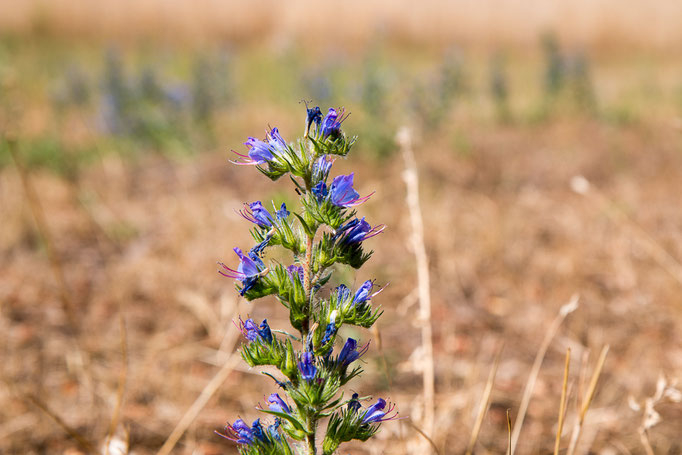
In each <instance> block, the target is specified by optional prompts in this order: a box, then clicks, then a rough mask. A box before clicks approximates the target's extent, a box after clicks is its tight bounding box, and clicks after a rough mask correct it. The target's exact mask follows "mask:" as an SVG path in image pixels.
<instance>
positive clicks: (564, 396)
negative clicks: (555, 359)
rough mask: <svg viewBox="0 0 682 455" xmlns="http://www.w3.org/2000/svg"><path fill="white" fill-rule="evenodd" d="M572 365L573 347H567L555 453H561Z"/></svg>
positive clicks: (557, 454) (555, 454) (556, 454)
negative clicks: (560, 445) (560, 447)
mask: <svg viewBox="0 0 682 455" xmlns="http://www.w3.org/2000/svg"><path fill="white" fill-rule="evenodd" d="M570 365H571V348H567V349H566V364H565V366H564V382H563V384H562V386H561V401H560V403H559V423H558V425H557V430H556V440H555V441H554V455H559V443H560V442H561V433H562V431H563V429H564V418H565V417H566V401H567V399H568V394H567V391H568V371H569V367H570Z"/></svg>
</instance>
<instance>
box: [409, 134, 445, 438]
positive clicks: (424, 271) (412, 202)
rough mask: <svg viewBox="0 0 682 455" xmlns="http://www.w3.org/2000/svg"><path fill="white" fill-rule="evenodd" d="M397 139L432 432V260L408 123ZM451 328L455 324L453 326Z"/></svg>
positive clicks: (426, 421) (426, 409)
mask: <svg viewBox="0 0 682 455" xmlns="http://www.w3.org/2000/svg"><path fill="white" fill-rule="evenodd" d="M397 139H398V143H399V144H400V148H401V149H402V152H403V159H404V160H405V171H404V172H403V179H404V180H405V186H406V189H407V207H408V210H409V212H410V221H411V225H412V236H411V239H410V240H411V244H412V247H413V249H414V255H415V259H416V261H417V280H418V286H419V318H418V320H419V323H420V325H421V332H422V349H423V360H422V368H423V379H424V381H423V389H424V420H423V424H424V431H426V432H427V433H429V434H430V435H433V429H434V427H433V423H434V412H435V410H434V409H435V398H434V395H435V373H434V362H433V340H432V338H433V329H432V326H431V291H430V287H431V284H430V277H429V260H428V257H427V255H426V247H425V246H424V221H423V219H422V215H421V206H420V203H419V177H418V172H417V162H416V160H415V158H414V153H413V151H412V135H411V133H410V131H409V129H407V128H406V127H403V128H401V130H400V131H399V132H398V135H397ZM450 330H451V331H452V330H453V328H451V329H450Z"/></svg>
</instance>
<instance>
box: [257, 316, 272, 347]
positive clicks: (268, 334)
mask: <svg viewBox="0 0 682 455" xmlns="http://www.w3.org/2000/svg"><path fill="white" fill-rule="evenodd" d="M258 335H259V336H260V337H261V338H262V339H264V340H265V341H267V342H268V343H272V331H271V330H270V326H269V325H268V320H267V319H263V322H261V323H260V326H258Z"/></svg>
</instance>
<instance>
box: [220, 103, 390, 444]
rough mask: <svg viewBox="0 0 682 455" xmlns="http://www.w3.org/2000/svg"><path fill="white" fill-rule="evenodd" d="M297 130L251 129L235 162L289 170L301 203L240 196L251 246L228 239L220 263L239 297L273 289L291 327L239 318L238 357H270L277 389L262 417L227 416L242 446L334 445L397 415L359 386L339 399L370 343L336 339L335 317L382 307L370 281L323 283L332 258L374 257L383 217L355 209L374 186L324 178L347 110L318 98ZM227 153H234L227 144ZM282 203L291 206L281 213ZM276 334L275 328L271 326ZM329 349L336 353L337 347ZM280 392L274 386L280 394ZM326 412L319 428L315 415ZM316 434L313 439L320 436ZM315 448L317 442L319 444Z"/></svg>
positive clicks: (366, 320) (365, 321)
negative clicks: (369, 244) (364, 190)
mask: <svg viewBox="0 0 682 455" xmlns="http://www.w3.org/2000/svg"><path fill="white" fill-rule="evenodd" d="M306 114H307V115H306V118H305V130H304V134H303V137H302V138H300V139H298V140H296V141H295V142H287V141H286V140H285V139H284V138H283V136H282V135H281V134H280V132H279V130H278V129H277V128H270V129H269V130H268V132H267V134H266V136H265V138H264V139H263V140H260V139H256V138H254V137H249V138H248V140H247V141H246V142H245V145H246V147H247V151H246V153H243V154H239V153H237V155H239V158H238V160H236V161H233V163H235V164H241V165H253V166H256V168H257V169H258V170H259V171H260V172H261V173H263V174H264V175H265V176H267V177H269V178H270V179H271V180H277V179H279V178H280V177H282V176H284V175H288V176H289V178H290V179H291V181H292V182H293V184H294V190H295V191H296V193H297V194H298V195H299V196H300V202H301V205H300V209H299V211H295V210H294V209H293V208H291V207H287V206H286V205H285V204H281V205H279V209H277V205H276V204H275V203H274V202H273V204H272V209H268V208H266V206H265V205H264V204H263V203H262V202H261V201H254V202H249V203H245V204H244V208H243V209H242V210H241V211H240V212H239V213H240V214H241V216H242V217H243V218H245V219H246V220H247V221H249V222H250V223H251V224H252V229H251V234H252V236H253V238H254V241H255V245H254V246H252V247H251V249H250V250H248V251H246V252H245V251H243V250H242V249H240V248H238V247H235V248H234V252H235V253H236V255H237V257H238V259H239V263H238V264H237V265H236V266H235V265H232V266H229V265H225V264H223V263H219V265H220V269H219V273H220V274H222V275H223V276H225V277H227V278H231V279H234V280H236V288H237V291H238V292H239V294H240V295H242V296H244V297H245V298H246V299H247V300H249V301H253V300H256V299H260V298H262V297H266V296H270V295H272V296H275V297H276V298H277V300H278V301H279V302H280V303H281V304H282V305H284V306H285V307H286V308H287V309H288V310H289V321H290V322H291V325H292V326H293V328H294V329H295V330H296V331H298V332H299V336H296V335H293V334H289V333H287V332H285V331H282V330H277V331H273V330H271V328H270V326H269V325H268V322H267V320H263V322H261V323H260V324H258V323H257V322H256V321H254V320H253V319H250V318H249V319H246V320H245V321H244V320H241V319H240V320H239V323H238V327H239V329H240V330H241V332H242V334H243V335H244V339H245V341H244V343H243V344H242V347H241V355H242V358H243V359H244V361H245V362H246V363H247V364H249V365H250V366H252V367H254V366H257V365H263V366H265V365H269V366H274V367H275V368H277V369H278V370H279V372H280V374H279V375H270V374H269V373H264V374H267V375H268V376H270V377H271V378H272V379H273V380H274V381H275V384H274V385H275V386H276V387H277V388H278V392H276V393H275V392H273V393H271V394H270V395H269V397H268V399H267V403H268V404H267V407H258V410H259V411H261V412H262V413H264V414H269V418H271V423H270V422H269V423H261V419H256V420H255V421H253V423H252V424H250V425H249V424H248V423H246V422H244V421H243V420H241V419H237V420H235V421H234V423H228V424H227V426H226V427H225V431H224V433H219V434H221V435H222V436H224V437H225V438H227V439H230V440H232V441H235V442H236V443H238V444H239V451H240V452H241V453H242V454H257V453H258V454H293V453H306V454H308V455H312V454H316V453H317V451H318V449H320V448H321V450H322V453H323V454H325V455H329V454H332V453H334V452H335V451H336V450H337V449H338V447H339V445H340V444H341V443H343V442H346V441H350V440H353V439H358V440H361V441H366V440H367V439H369V438H370V437H371V436H372V435H374V434H375V433H376V432H377V431H378V429H379V426H380V425H381V423H382V422H384V421H386V420H391V419H394V418H396V416H397V412H395V410H394V409H395V407H394V406H392V405H388V404H387V403H386V401H385V400H383V399H379V400H378V401H377V402H376V403H375V404H373V405H370V406H367V407H366V408H363V406H362V404H361V401H362V399H360V398H359V397H358V394H356V393H354V394H353V395H352V397H351V398H350V399H348V398H344V393H343V391H342V390H341V387H342V386H344V385H346V384H347V383H348V381H350V380H351V379H353V378H355V377H356V376H358V375H359V374H360V373H361V372H362V369H361V367H360V366H359V365H358V363H359V362H358V360H359V359H360V357H362V355H363V354H365V352H366V351H367V350H368V348H369V343H366V344H364V345H363V344H360V343H358V341H357V340H355V339H353V338H347V339H345V340H337V338H340V336H339V329H340V328H341V327H342V326H343V325H355V326H360V327H365V328H369V327H371V326H372V324H374V323H375V322H376V320H377V319H378V318H379V316H381V313H382V311H381V309H380V308H379V307H376V306H373V305H372V297H374V296H375V295H377V294H378V293H379V292H380V291H381V289H378V290H376V289H375V284H374V281H372V280H367V281H365V282H364V283H363V284H362V285H361V286H360V287H359V288H358V289H357V290H352V289H350V288H349V287H348V286H346V285H344V284H340V285H338V286H337V287H335V288H332V289H328V287H327V288H325V287H324V286H325V284H327V283H328V282H329V280H330V278H331V276H332V273H333V270H334V267H335V265H336V264H344V265H348V266H350V267H353V268H355V269H358V268H360V267H361V266H362V265H363V264H364V263H365V262H366V261H367V260H368V259H369V258H370V256H371V254H372V252H371V251H366V250H365V248H364V242H365V241H367V240H368V239H370V238H372V237H374V236H375V235H378V234H380V233H381V232H382V231H383V230H384V226H383V225H372V224H370V223H369V222H368V221H367V220H365V218H364V217H360V218H359V217H358V215H357V213H356V210H355V208H356V207H357V206H358V205H360V204H362V203H363V202H365V201H367V199H368V198H369V197H370V196H372V194H373V193H372V194H369V195H366V196H361V195H360V194H359V193H358V192H357V190H356V189H355V188H354V177H355V175H354V174H353V173H351V174H349V175H339V176H336V177H334V178H332V179H331V182H329V180H330V177H329V175H330V173H331V170H332V165H333V162H334V160H335V159H336V157H344V156H346V155H347V154H348V152H349V151H350V149H351V147H352V146H353V144H354V143H355V140H356V138H355V137H352V138H349V137H347V136H346V135H345V133H344V132H343V131H342V130H341V126H342V123H343V121H344V120H345V119H346V118H347V114H345V113H344V111H343V109H338V110H337V109H329V111H328V112H327V113H326V115H324V116H323V113H322V111H321V110H320V108H319V107H315V108H307V112H306ZM235 153H236V152H235ZM290 210H291V211H290ZM274 247H279V248H284V249H286V250H289V252H290V253H291V263H290V264H282V263H279V262H277V261H269V263H267V264H266V261H265V259H266V256H267V253H268V250H269V249H270V248H274ZM273 332H276V334H275V333H273ZM335 350H336V351H337V352H338V354H336V355H335V354H334V351H335ZM280 394H281V395H280ZM323 419H328V424H327V426H326V431H325V434H324V436H323V437H322V435H321V434H318V433H321V431H320V422H321V421H322V420H323ZM318 438H320V439H321V440H322V442H321V444H319V442H318ZM319 446H321V447H319Z"/></svg>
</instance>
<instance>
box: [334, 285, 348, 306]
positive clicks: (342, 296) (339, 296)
mask: <svg viewBox="0 0 682 455" xmlns="http://www.w3.org/2000/svg"><path fill="white" fill-rule="evenodd" d="M348 297H350V289H348V286H346V285H345V284H340V285H339V287H338V288H336V302H337V303H338V304H339V305H340V304H341V303H343V302H345V301H346V299H348Z"/></svg>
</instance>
